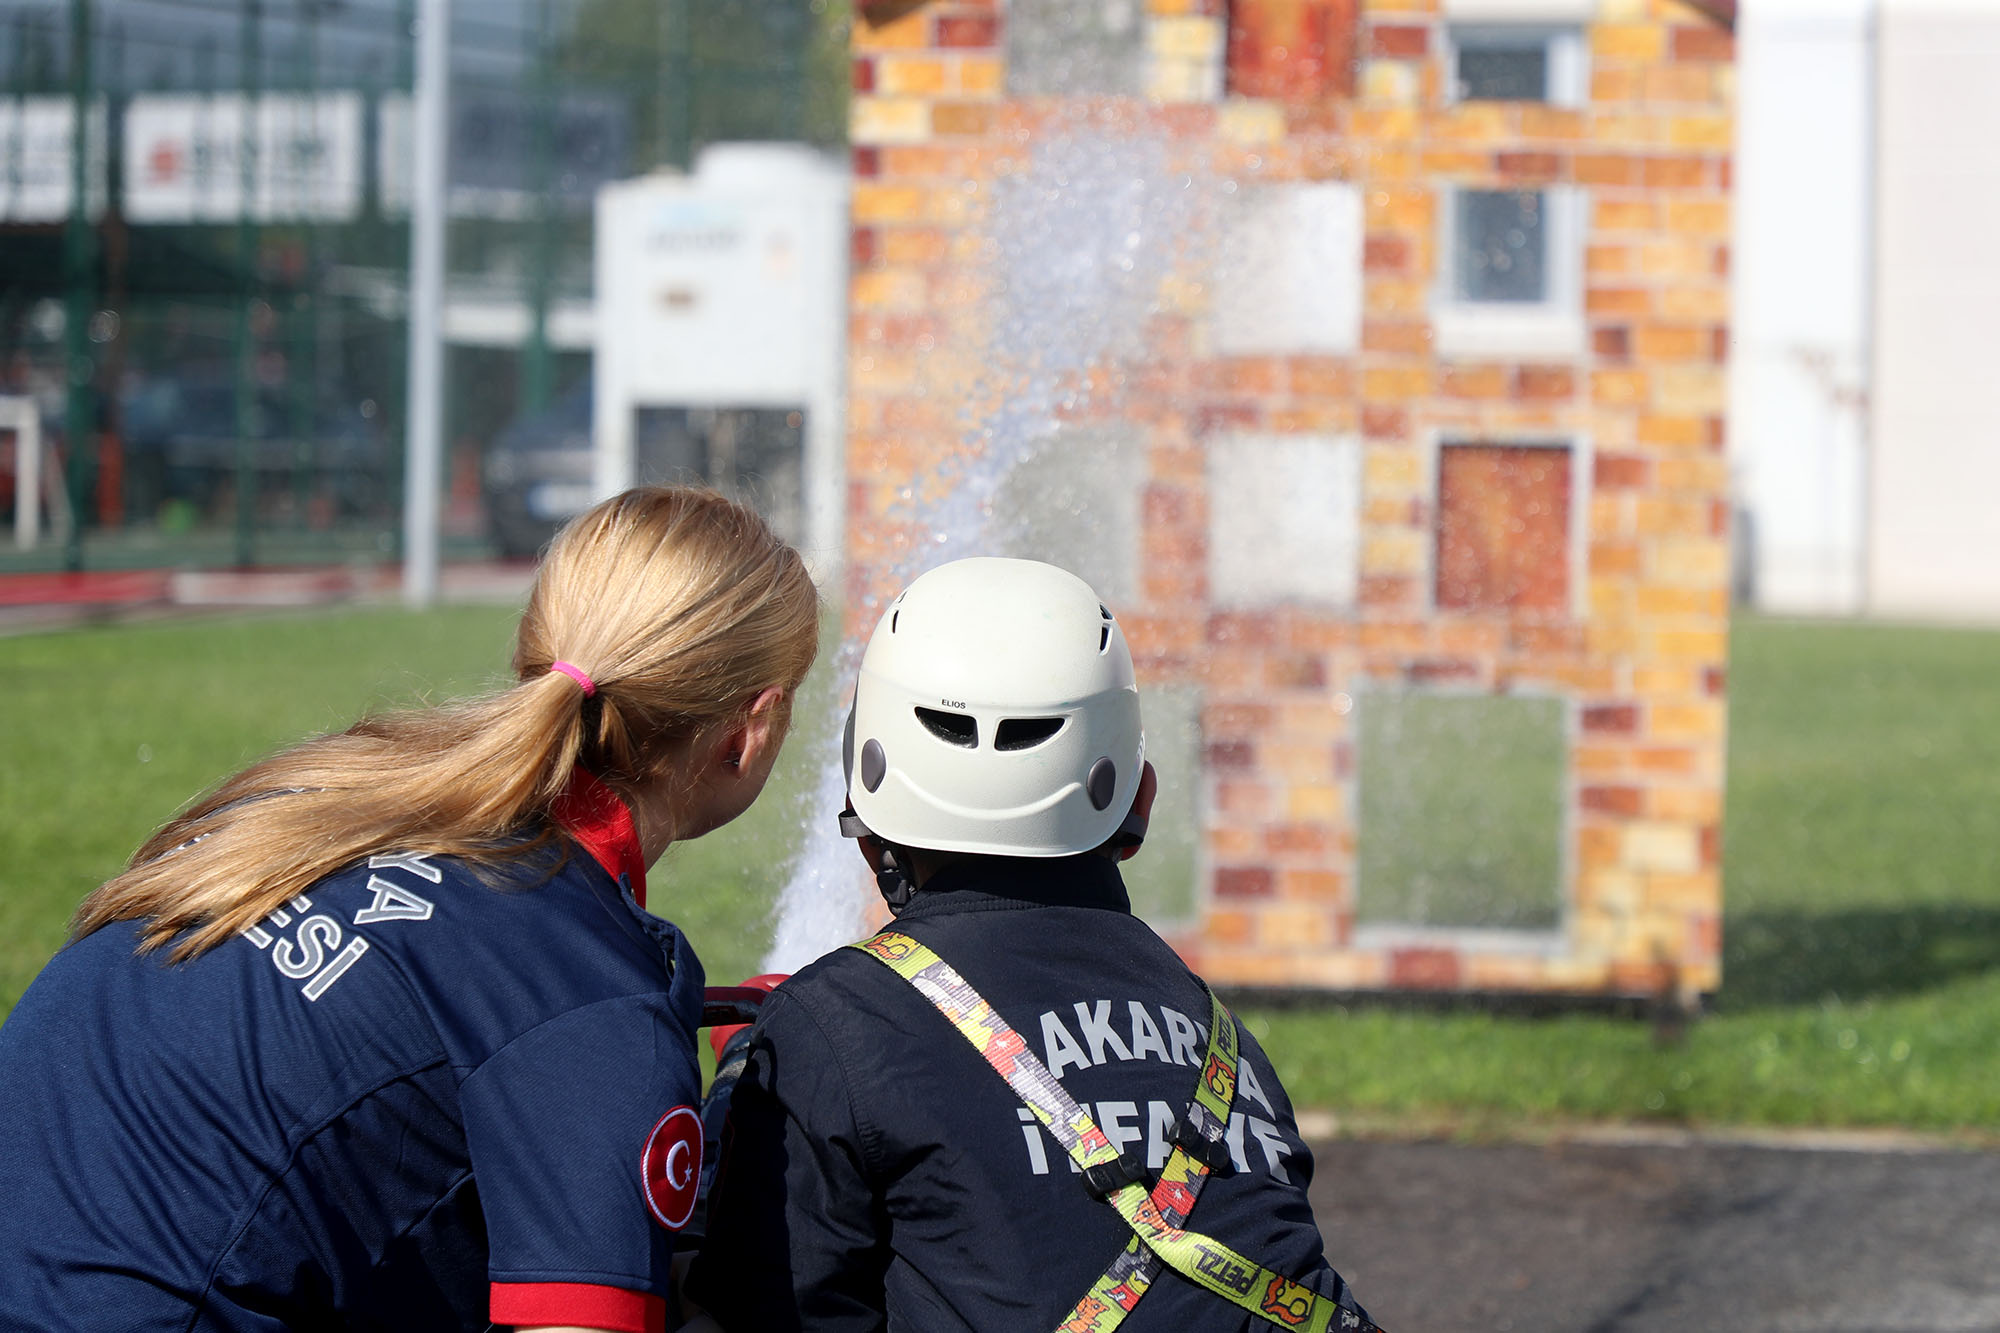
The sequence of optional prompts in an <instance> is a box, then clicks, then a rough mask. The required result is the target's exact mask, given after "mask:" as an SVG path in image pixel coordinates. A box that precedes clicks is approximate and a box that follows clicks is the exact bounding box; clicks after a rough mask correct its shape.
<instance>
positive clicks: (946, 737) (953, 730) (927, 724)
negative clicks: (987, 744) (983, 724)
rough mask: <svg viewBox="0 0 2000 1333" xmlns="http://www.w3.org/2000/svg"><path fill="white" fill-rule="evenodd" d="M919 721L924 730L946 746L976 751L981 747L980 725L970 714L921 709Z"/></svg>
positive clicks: (918, 713) (918, 715) (919, 710)
mask: <svg viewBox="0 0 2000 1333" xmlns="http://www.w3.org/2000/svg"><path fill="white" fill-rule="evenodd" d="M917 721H919V722H921V723H923V724H924V730H925V731H928V732H929V733H930V734H931V735H933V736H935V737H937V738H938V739H939V740H941V741H943V742H944V743H945V744H946V745H962V746H964V747H965V748H966V749H968V750H971V749H975V748H977V747H978V745H979V723H978V722H977V721H976V720H975V719H974V718H973V717H972V715H971V714H969V713H944V712H939V711H938V710H937V709H935V708H919V709H918V710H917Z"/></svg>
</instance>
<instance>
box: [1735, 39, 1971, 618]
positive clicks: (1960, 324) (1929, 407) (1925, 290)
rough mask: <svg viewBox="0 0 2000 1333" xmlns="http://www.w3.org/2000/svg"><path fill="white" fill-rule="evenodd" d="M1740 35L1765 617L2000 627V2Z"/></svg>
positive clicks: (1738, 352)
mask: <svg viewBox="0 0 2000 1333" xmlns="http://www.w3.org/2000/svg"><path fill="white" fill-rule="evenodd" d="M1737 32H1738V40H1739V46H1738V56H1739V70H1740V80H1741V82H1740V85H1739V88H1740V107H1739V113H1740V118H1739V128H1738V136H1739V138H1738V153H1737V177H1736V182H1737V224H1736V226H1737V235H1736V246H1735V272H1736V313H1735V327H1734V338H1735V348H1734V378H1733V389H1732V397H1731V421H1730V437H1731V440H1732V445H1733V448H1734V450H1735V458H1736V465H1737V482H1738V487H1739V494H1740V499H1741V502H1742V504H1743V506H1744V508H1745V509H1746V510H1747V512H1748V514H1749V515H1750V517H1751V520H1752V522H1751V531H1750V540H1749V542H1748V544H1747V547H1746V550H1745V552H1744V554H1745V556H1746V557H1747V558H1748V559H1749V561H1750V562H1751V569H1750V572H1751V575H1752V578H1753V580H1754V588H1755V594H1754V595H1755V601H1756V603H1757V605H1759V606H1760V607H1762V608H1763V609H1766V610H1770V611H1774V612H1782V613H1807V614H1851V613H1865V614H1872V615H1882V616H1896V617H1926V618H1950V619H1978V620H2000V386H1996V378H2000V376H1996V366H1995V363H1996V361H2000V152H1996V151H1995V147H1994V133H1995V127H1996V126H2000V0H1750V3H1747V4H1745V5H1744V6H1743V7H1742V10H1741V15H1740V18H1739V22H1738V28H1737Z"/></svg>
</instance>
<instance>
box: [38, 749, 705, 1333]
mask: <svg viewBox="0 0 2000 1333" xmlns="http://www.w3.org/2000/svg"><path fill="white" fill-rule="evenodd" d="M558 816H559V818H560V819H561V821H562V822H563V823H564V824H565V825H566V826H567V827H568V829H569V831H570V832H571V834H572V835H573V836H574V837H575V838H576V840H577V841H578V842H580V843H581V844H582V845H583V848H584V850H585V851H587V852H588V853H589V855H585V854H583V853H582V852H577V851H576V850H575V849H574V848H570V854H568V855H567V856H566V857H564V858H562V859H561V862H560V867H559V868H555V867H556V866H557V856H556V855H555V854H551V855H550V856H549V857H547V858H546V859H542V860H540V861H539V862H538V863H536V864H534V865H532V866H519V867H518V868H517V869H515V870H512V871H503V872H502V875H503V876H505V878H504V880H503V881H502V882H498V883H493V882H489V881H491V880H492V879H493V878H494V876H493V872H490V871H489V872H485V873H486V876H487V878H485V879H482V878H481V877H480V876H479V875H477V874H475V872H474V870H473V869H472V868H471V867H469V866H467V865H465V864H463V863H460V862H457V861H454V860H451V859H448V858H443V857H431V856H422V855H409V854H398V855H386V856H374V857H370V858H368V860H367V862H366V863H365V864H359V865H356V866H353V867H351V868H349V869H347V870H344V871H341V872H339V873H337V874H335V875H332V876H330V877H328V878H327V879H325V880H323V881H321V882H320V883H318V884H316V885H314V886H313V887H312V888H311V889H310V890H308V891H307V892H306V893H304V894H301V895H299V896H298V897H295V898H293V899H291V900H290V901H289V902H288V904H287V905H286V906H285V908H284V909H282V910H280V911H277V912H273V913H272V914H271V915H270V916H269V917H267V918H266V919H265V920H264V921H262V922H261V923H260V924H258V925H257V926H255V927H252V928H251V929H249V930H246V931H245V932H243V934H242V935H241V936H239V937H236V938H232V939H230V940H228V941H226V942H225V943H223V944H220V945H218V946H216V947H215V948H213V949H211V950H209V951H208V952H207V953H205V954H203V955H201V956H200V957H199V958H196V959H194V960H193V961H191V962H188V963H185V964H174V963H172V962H170V961H168V960H167V958H166V956H165V954H164V952H161V953H151V954H146V955H143V956H140V955H136V954H135V953H134V946H135V943H136V941H137V939H138V929H137V926H136V923H130V922H124V923H119V924H116V925H112V926H107V927H105V928H104V929H101V930H99V931H97V932H96V933H94V934H92V935H90V936H89V937H87V938H85V939H83V940H80V941H78V942H76V943H74V944H72V945H70V946H69V947H68V948H66V949H64V950H63V951H62V952H61V953H59V954H57V955H56V957H55V959H54V960H53V961H52V962H50V964H49V965H48V967H47V968H46V969H44V971H43V972H42V974H41V976H40V977H39V978H37V980H36V981H35V983H34V984H33V985H32V986H31V987H29V989H28V992H27V994H26V995H25V996H23V997H22V1000H21V1002H20V1004H19V1006H18V1007H16V1008H15V1010H14V1011H13V1013H12V1014H11V1015H10V1016H9V1017H8V1019H7V1022H6V1025H5V1026H4V1028H0V1330H7V1331H9V1333H12V1331H13V1330H29V1329H35V1330H42V1329H53V1328H64V1329H82V1330H117V1331H118V1333H132V1331H134V1330H167V1329H172V1330H175V1333H197V1331H200V1333H250V1331H251V1330H267V1331H269V1330H280V1329H332V1328H342V1329H371V1330H395V1329H409V1330H418V1329H422V1330H450V1329H484V1328H486V1327H487V1326H488V1324H489V1322H493V1323H500V1324H581V1325H585V1326H589V1327H599V1328H607V1329H619V1330H632V1333H650V1331H651V1330H657V1329H660V1328H661V1327H662V1326H663V1325H664V1323H665V1318H666V1305H665V1299H664V1298H665V1295H666V1293H667V1290H668V1276H669V1275H668V1268H669V1262H670V1260H671V1257H672V1249H673V1236H672V1235H671V1233H670V1231H669V1229H668V1228H669V1227H677V1226H679V1225H680V1224H681V1223H684V1222H685V1221H686V1219H687V1214H688V1212H689V1211H690V1210H691V1209H692V1207H693V1203H694V1197H693V1181H694V1177H695V1175H696V1173H697V1172H698V1170H699V1166H700V1154H701V1138H700V1130H699V1122H698V1118H697V1112H696V1111H695V1110H694V1109H693V1108H695V1107H697V1106H698V1105H699V1101H700V1084H699V1073H698V1070H697V1066H696V1063H695V1056H694V1037H695V1029H696V1026H697V1024H698V1023H699V1022H700V1014H701V991H702V972H701V965H700V963H699V962H697V961H696V959H695V956H694V954H693V952H692V951H691V950H690V949H689V948H688V945H687V943H686V941H685V940H683V939H682V938H681V936H680V934H679V932H678V931H676V930H675V929H674V928H673V927H672V926H671V925H668V924H667V923H666V922H664V921H661V920H659V919H658V918H655V917H652V916H649V915H647V914H646V913H645V912H644V911H642V910H641V908H640V907H639V901H638V895H643V893H644V891H645V867H644V865H643V863H642V862H641V859H640V856H639V852H638V841H637V838H636V837H635V836H634V834H633V831H632V827H631V821H630V818H629V815H627V814H626V812H625V809H624V807H623V805H622V804H620V803H619V801H618V800H617V799H616V797H614V796H612V795H611V794H610V792H609V791H608V789H606V788H604V787H602V786H601V785H600V784H598V783H596V782H595V781H594V780H593V779H590V778H589V777H588V776H587V775H585V776H583V777H582V778H581V779H580V782H579V785H578V786H577V787H575V788H573V789H572V792H571V794H570V796H569V797H568V798H566V801H565V804H564V805H563V806H561V807H559V808H558ZM552 868H554V873H553V874H550V873H549V872H550V870H551V869H552Z"/></svg>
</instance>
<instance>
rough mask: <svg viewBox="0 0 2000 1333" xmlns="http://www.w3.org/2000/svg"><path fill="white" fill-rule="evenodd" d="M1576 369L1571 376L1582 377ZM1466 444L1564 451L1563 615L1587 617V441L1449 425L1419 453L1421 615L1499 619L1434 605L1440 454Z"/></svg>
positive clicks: (1591, 453) (1590, 476) (1554, 433)
mask: <svg viewBox="0 0 2000 1333" xmlns="http://www.w3.org/2000/svg"><path fill="white" fill-rule="evenodd" d="M1583 373H1584V372H1583V370H1582V369H1581V368H1579V369H1578V371H1577V374H1579V375H1582V374H1583ZM1465 445H1470V446H1473V447H1479V446H1486V447H1489V448H1495V449H1567V450H1568V451H1569V533H1568V537H1569V548H1568V555H1569V614H1570V618H1571V619H1572V620H1575V621H1577V622H1579V623H1580V622H1582V621H1585V620H1588V619H1589V618H1590V502H1591V497H1592V495H1593V494H1594V493H1595V491H1596V486H1597V450H1596V446H1595V444H1594V443H1593V441H1592V439H1591V437H1590V436H1589V435H1588V434H1586V433H1584V432H1582V431H1575V430H1551V431H1536V432H1533V433H1528V432H1519V433H1517V432H1512V431H1482V430H1480V429H1478V428H1477V427H1464V426H1453V427H1450V428H1438V429H1434V430H1430V431H1427V432H1426V433H1425V435H1424V449H1425V452H1426V453H1428V454H1429V457H1428V458H1427V459H1425V469H1424V473H1425V477H1426V479H1427V482H1428V484H1429V487H1430V495H1429V502H1430V512H1431V541H1430V547H1429V549H1428V551H1427V552H1426V556H1427V559H1426V561H1425V568H1424V610H1425V612H1426V614H1428V615H1430V616H1433V617H1436V616H1444V615H1453V616H1471V615H1500V614H1503V613H1502V612H1498V611H1463V610H1458V609H1456V608H1454V609H1451V610H1445V609H1443V608H1441V607H1439V606H1438V604H1437V549H1438V543H1437V525H1438V523H1439V522H1440V521H1441V519H1442V517H1443V516H1442V515H1441V514H1440V513H1439V512H1438V501H1439V497H1440V496H1441V494H1442V493H1443V489H1444V485H1443V483H1444V451H1445V450H1446V449H1450V448H1454V447H1458V446H1465Z"/></svg>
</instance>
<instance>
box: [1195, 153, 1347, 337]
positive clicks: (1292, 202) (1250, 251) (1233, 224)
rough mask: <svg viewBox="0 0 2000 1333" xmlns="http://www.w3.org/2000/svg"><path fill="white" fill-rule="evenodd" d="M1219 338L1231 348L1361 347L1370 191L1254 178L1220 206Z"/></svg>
mask: <svg viewBox="0 0 2000 1333" xmlns="http://www.w3.org/2000/svg"><path fill="white" fill-rule="evenodd" d="M1220 223H1221V230H1222V236H1221V245H1220V247H1219V253H1218V254H1217V256H1216V265H1215V326H1214V327H1215V347H1216V350H1217V351H1218V352H1222V353H1224V354H1225V355H1229V356H1243V355H1251V354H1257V353H1295V352H1327V353H1334V354H1340V355H1345V354H1348V353H1352V352H1354V351H1356V350H1358V349H1359V348H1360V346H1361V256H1362V240H1361V230H1362V207H1361V191H1360V189H1359V188H1358V187H1356V186H1354V185H1352V184H1349V183H1348V182H1345V181H1310V182H1297V183H1292V184H1286V185H1254V186H1249V187H1246V188H1244V189H1241V190H1238V191H1237V192H1236V194H1234V195H1233V196H1231V197H1230V198H1229V199H1228V200H1227V202H1226V203H1225V204H1224V206H1223V208H1222V209H1221V212H1220Z"/></svg>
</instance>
